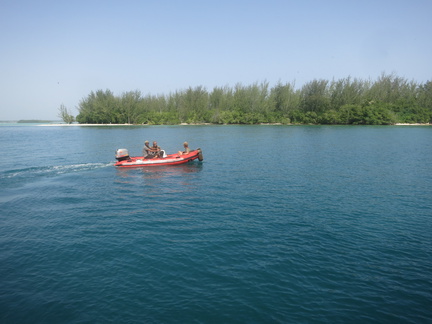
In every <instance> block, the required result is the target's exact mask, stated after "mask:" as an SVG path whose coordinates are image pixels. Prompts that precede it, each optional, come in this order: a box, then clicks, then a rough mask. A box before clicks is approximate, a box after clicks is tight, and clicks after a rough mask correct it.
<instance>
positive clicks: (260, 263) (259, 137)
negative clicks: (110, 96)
mask: <svg viewBox="0 0 432 324" xmlns="http://www.w3.org/2000/svg"><path fill="white" fill-rule="evenodd" d="M144 140H149V141H153V140H157V141H158V143H159V145H160V146H161V147H162V148H163V149H165V150H166V151H167V152H168V153H172V152H176V151H178V150H180V149H181V148H182V142H183V141H185V140H187V141H189V144H190V146H191V148H197V147H200V148H202V150H203V153H204V162H202V163H199V162H193V163H191V164H187V165H183V166H174V167H153V168H137V169H126V170H124V169H117V168H115V167H114V166H113V162H114V161H115V159H114V152H115V150H116V149H117V148H127V149H129V151H130V153H131V155H139V154H141V149H142V146H143V143H144ZM0 147H1V158H0V213H1V215H0V323H2V324H3V323H395V322H397V323H431V322H432V127H407V126H402V127H401V126H399V127H398V126H385V127H331V126H149V127H145V126H144V127H55V126H53V127H38V126H25V127H17V126H1V127H0Z"/></svg>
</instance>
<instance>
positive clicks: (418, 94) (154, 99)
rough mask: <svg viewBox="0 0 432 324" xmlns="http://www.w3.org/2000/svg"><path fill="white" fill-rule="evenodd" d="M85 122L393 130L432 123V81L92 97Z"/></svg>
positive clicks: (390, 78) (393, 79)
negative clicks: (391, 127) (396, 125)
mask: <svg viewBox="0 0 432 324" xmlns="http://www.w3.org/2000/svg"><path fill="white" fill-rule="evenodd" d="M78 111H79V114H78V115H77V117H76V120H77V121H78V122H79V123H97V124H98V123H101V124H109V123H113V124H123V123H129V124H179V123H214V124H259V123H283V124H289V123H294V124H296V123H298V124H342V125H350V124H352V125H387V124H394V123H430V122H432V82H431V81H428V82H426V83H425V84H418V83H416V82H414V81H408V80H406V79H404V78H400V77H398V76H395V75H394V74H390V75H386V74H382V75H381V76H380V77H379V78H378V79H377V80H376V81H370V80H360V79H352V78H351V77H348V78H345V79H340V80H332V81H328V80H313V81H310V82H308V83H306V84H305V85H303V86H302V87H301V89H296V88H295V87H294V84H292V83H281V82H279V83H278V84H276V85H275V86H274V87H271V88H270V87H269V83H268V82H262V83H254V84H252V85H248V86H244V85H242V84H237V85H235V87H234V88H230V87H228V86H225V87H215V88H214V89H213V90H212V91H210V92H209V91H207V90H206V89H205V88H204V87H202V86H198V87H195V88H192V87H189V88H188V89H186V90H182V91H176V92H175V93H170V94H168V95H146V96H143V95H142V94H141V92H140V91H138V90H136V91H130V92H125V93H123V94H122V95H121V96H115V95H114V94H113V93H112V92H111V91H110V90H105V91H103V90H98V91H96V92H91V93H90V94H89V95H88V96H87V97H86V98H83V99H82V100H81V102H80V103H79V107H78Z"/></svg>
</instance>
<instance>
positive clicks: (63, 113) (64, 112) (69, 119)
mask: <svg viewBox="0 0 432 324" xmlns="http://www.w3.org/2000/svg"><path fill="white" fill-rule="evenodd" d="M58 110H59V113H58V115H57V116H58V117H59V118H61V119H62V120H63V121H64V122H65V123H66V124H72V123H73V122H74V121H75V117H74V116H72V115H71V114H70V112H69V110H68V109H67V108H66V106H65V105H63V104H61V105H60V107H59V109H58Z"/></svg>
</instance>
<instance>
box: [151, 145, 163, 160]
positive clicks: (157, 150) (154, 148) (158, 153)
mask: <svg viewBox="0 0 432 324" xmlns="http://www.w3.org/2000/svg"><path fill="white" fill-rule="evenodd" d="M151 151H152V152H153V154H154V157H153V158H154V159H157V158H163V157H166V154H165V151H164V150H162V149H161V148H160V147H159V146H158V145H157V142H156V141H154V142H153V146H152V147H151Z"/></svg>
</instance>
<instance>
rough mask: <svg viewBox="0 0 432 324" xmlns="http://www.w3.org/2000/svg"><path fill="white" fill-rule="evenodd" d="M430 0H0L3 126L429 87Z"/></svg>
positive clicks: (431, 46)
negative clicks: (370, 85) (312, 87)
mask: <svg viewBox="0 0 432 324" xmlns="http://www.w3.org/2000/svg"><path fill="white" fill-rule="evenodd" d="M431 17H432V0H407V1H401V0H392V1H390V0H389V1H387V0H371V1H369V0H362V1H351V0H340V1H337V0H334V1H333V0H316V1H314V0H296V1H291V0H280V1H277V0H262V1H253V0H248V1H237V0H217V1H216V0H213V1H206V0H196V1H189V0H182V1H177V0H172V1H163V0H154V1H144V0H143V1H128V0H122V1H120V0H117V1H108V0H106V1H96V0H95V1H92V0H86V1H80V0H74V1H62V0H56V1H55V0H54V1H43V0H42V1H39V0H38V1H35V0H31V1H21V0H11V1H9V0H0V120H16V119H50V120H53V119H54V120H56V119H58V118H57V114H58V108H59V106H60V105H61V104H64V105H65V106H66V107H68V108H69V109H70V110H71V111H72V113H73V115H76V114H77V113H78V112H77V110H76V107H78V104H79V102H80V100H81V99H82V98H84V97H87V95H88V94H89V93H90V92H91V91H96V90H98V89H102V90H106V89H109V90H111V91H113V92H114V94H115V95H121V94H122V93H123V92H126V91H132V90H141V92H142V93H143V94H144V95H146V94H149V93H150V94H155V95H156V94H169V93H170V92H174V91H176V90H183V89H186V88H188V87H189V86H192V87H196V86H199V85H201V86H204V87H205V88H207V89H208V90H209V91H211V90H212V89H213V87H215V86H225V85H228V86H231V87H234V86H235V84H236V83H242V84H243V85H250V84H252V83H254V82H261V81H265V80H266V81H268V82H269V83H270V86H273V85H274V84H275V83H276V82H278V81H279V80H280V81H282V82H295V85H296V87H297V88H300V87H301V86H302V85H303V84H304V83H305V82H308V81H312V80H313V79H326V80H332V79H333V78H335V79H339V78H345V77H348V76H351V77H356V78H361V79H372V80H376V79H377V77H378V76H379V75H380V74H381V73H382V72H385V73H389V74H390V73H395V74H396V75H397V76H400V77H404V78H407V79H409V80H414V81H417V82H419V83H424V82H426V81H428V80H432V18H431Z"/></svg>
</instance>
